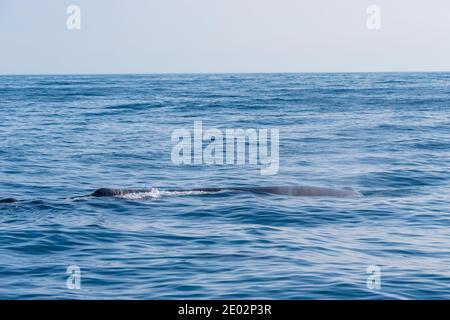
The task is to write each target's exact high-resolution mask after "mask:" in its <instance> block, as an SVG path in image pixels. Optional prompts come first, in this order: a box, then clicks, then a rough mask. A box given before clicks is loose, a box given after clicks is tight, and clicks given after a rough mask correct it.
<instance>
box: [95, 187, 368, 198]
mask: <svg viewBox="0 0 450 320" xmlns="http://www.w3.org/2000/svg"><path fill="white" fill-rule="evenodd" d="M150 191H151V189H110V188H101V189H98V190H97V191H95V192H94V193H92V194H91V196H93V197H114V196H124V195H127V194H133V193H144V192H150ZM167 191H169V192H170V191H175V192H183V191H200V192H221V191H242V192H253V193H270V194H277V195H286V196H297V197H337V198H357V197H362V194H361V193H359V192H358V191H356V190H354V189H352V188H343V189H333V188H323V187H309V186H290V187H253V188H251V187H247V188H244V187H242V188H239V187H237V188H198V189H189V190H167Z"/></svg>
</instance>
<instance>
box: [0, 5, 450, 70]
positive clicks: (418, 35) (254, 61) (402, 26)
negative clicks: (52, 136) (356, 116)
mask: <svg viewBox="0 0 450 320" xmlns="http://www.w3.org/2000/svg"><path fill="white" fill-rule="evenodd" d="M69 5H78V6H79V7H80V9H81V16H80V17H81V29H80V30H69V29H68V28H67V26H66V22H67V19H68V18H69V16H70V14H68V13H67V12H66V10H67V8H68V6H69ZM371 5H377V6H378V7H379V8H380V9H381V16H380V17H381V19H380V23H381V28H380V29H379V30H369V28H368V27H367V19H368V18H369V14H368V13H367V8H368V7H369V6H371ZM448 12H450V3H448V2H447V1H445V0H431V1H428V2H426V3H425V2H421V1H406V0H399V1H396V2H395V3H393V2H392V1H388V0H377V1H373V0H370V1H368V0H345V1H343V2H341V3H334V2H332V1H330V0H317V1H315V2H314V3H309V2H307V1H300V0H280V1H276V2H275V1H273V0H259V1H258V0H246V1H238V0H229V1H220V0H197V1H195V2H189V3H188V2H186V1H183V0H170V1H163V0H155V1H152V2H148V1H145V0H132V1H129V2H127V3H123V2H121V1H119V0H113V1H106V0H97V1H95V2H92V1H87V0H70V1H68V0H63V1H60V2H58V3H56V2H55V1H52V0H42V1H39V2H33V1H30V0H14V1H13V0H0V39H1V40H0V43H1V50H0V74H1V75H16V74H17V75H89V74H99V75H100V74H218V73H244V74H245V73H347V72H349V73H354V72H361V73H366V72H449V71H450V59H448V57H449V56H450V41H448V35H449V34H450V20H449V19H448V17H447V15H448Z"/></svg>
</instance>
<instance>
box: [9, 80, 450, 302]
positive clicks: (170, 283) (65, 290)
mask: <svg viewBox="0 0 450 320" xmlns="http://www.w3.org/2000/svg"><path fill="white" fill-rule="evenodd" d="M195 121H202V124H203V127H204V128H205V129H207V128H218V129H220V130H226V129H227V128H242V129H247V128H255V129H265V128H269V129H277V130H279V170H278V171H277V172H276V174H271V175H262V174H261V170H260V166H258V165H254V164H240V165H238V164H235V165H232V164H223V165H220V164H203V163H202V164H176V163H174V162H173V161H172V158H171V152H172V148H173V142H172V141H171V135H172V133H173V132H174V130H177V129H186V130H190V131H192V130H193V128H194V122H195ZM449 161H450V74H449V73H333V74H313V73H311V74H203V75H202V74H166V75H64V76H63V75H61V76H49V75H43V76H0V198H15V199H17V200H18V201H17V202H15V203H1V204H0V298H2V299H450V245H449V244H450V173H449ZM291 185H307V186H309V185H310V186H318V187H333V188H343V187H351V188H353V189H355V190H357V191H358V192H360V193H362V194H363V195H364V196H363V197H357V198H337V197H293V196H285V195H274V194H263V193H251V192H232V191H224V192H217V193H207V192H206V193H202V192H169V191H167V190H170V189H183V190H184V189H191V188H224V187H254V186H260V187H264V186H291ZM102 187H108V188H154V189H152V191H151V192H150V194H146V195H145V197H144V196H143V197H140V196H134V197H105V198H93V197H89V196H86V195H89V194H91V193H92V192H94V191H95V190H96V189H98V188H102ZM74 270H75V271H74Z"/></svg>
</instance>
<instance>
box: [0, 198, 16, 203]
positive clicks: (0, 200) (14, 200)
mask: <svg viewBox="0 0 450 320" xmlns="http://www.w3.org/2000/svg"><path fill="white" fill-rule="evenodd" d="M15 202H17V200H16V199H14V198H5V199H0V203H15Z"/></svg>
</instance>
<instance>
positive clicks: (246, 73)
mask: <svg viewBox="0 0 450 320" xmlns="http://www.w3.org/2000/svg"><path fill="white" fill-rule="evenodd" d="M355 73H377V74H379V73H450V70H439V71H430V70H409V71H248V72H239V71H237V72H220V71H219V72H119V73H113V72H111V73H110V72H104V73H103V72H100V73H0V77H9V76H121V75H123V76H126V75H129V76H132V75H221V74H223V75H227V74H229V75H233V74H235V75H251V74H355Z"/></svg>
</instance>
